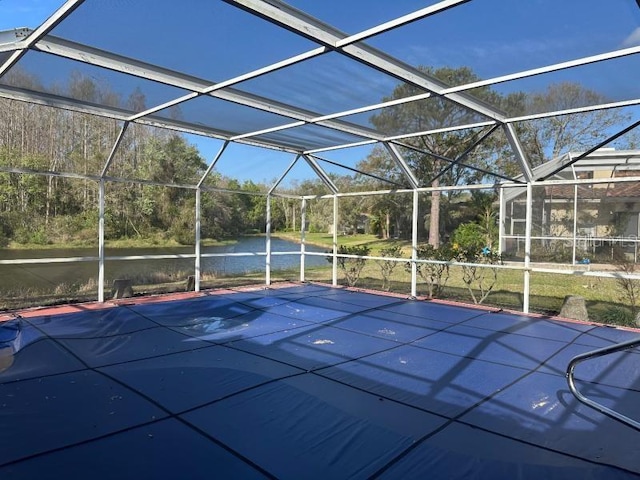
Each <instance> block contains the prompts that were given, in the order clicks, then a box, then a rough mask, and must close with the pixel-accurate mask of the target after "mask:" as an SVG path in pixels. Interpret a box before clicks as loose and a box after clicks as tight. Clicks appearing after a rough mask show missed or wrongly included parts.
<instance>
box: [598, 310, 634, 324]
mask: <svg viewBox="0 0 640 480" xmlns="http://www.w3.org/2000/svg"><path fill="white" fill-rule="evenodd" d="M600 320H601V321H602V322H603V323H607V324H610V325H621V326H623V327H637V325H636V319H635V315H634V313H633V312H632V311H631V310H630V309H628V308H626V307H611V308H608V309H607V310H605V311H604V312H603V313H602V314H601V315H600Z"/></svg>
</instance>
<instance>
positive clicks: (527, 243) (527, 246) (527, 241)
mask: <svg viewBox="0 0 640 480" xmlns="http://www.w3.org/2000/svg"><path fill="white" fill-rule="evenodd" d="M532 204H533V187H532V185H531V182H527V205H526V207H525V211H526V214H525V215H526V216H525V237H524V268H525V270H524V285H523V294H522V297H523V298H522V311H523V312H524V313H529V290H530V280H531V278H530V277H531V272H530V271H529V268H530V265H531V224H532V221H531V220H532V215H533V206H532Z"/></svg>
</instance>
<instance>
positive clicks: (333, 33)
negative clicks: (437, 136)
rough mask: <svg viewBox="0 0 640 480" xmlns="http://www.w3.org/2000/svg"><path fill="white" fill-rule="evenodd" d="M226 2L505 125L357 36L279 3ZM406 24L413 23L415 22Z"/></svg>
mask: <svg viewBox="0 0 640 480" xmlns="http://www.w3.org/2000/svg"><path fill="white" fill-rule="evenodd" d="M225 1H226V2H227V3H230V4H232V5H236V6H238V7H240V8H243V9H245V10H247V11H249V12H252V13H254V14H255V15H258V16H260V17H262V18H264V19H266V20H268V21H270V22H273V23H276V24H278V25H280V26H282V27H284V28H287V29H289V30H291V31H294V32H296V33H298V34H300V35H302V36H304V37H306V38H309V39H310V40H313V41H315V42H318V43H320V44H322V45H325V46H327V47H329V48H332V49H335V50H336V51H338V52H339V53H342V54H344V55H347V56H349V57H350V58H353V59H354V60H356V61H358V62H360V63H363V64H365V65H368V66H370V67H372V68H375V69H376V70H379V71H381V72H384V73H387V74H389V75H392V76H394V77H395V78H398V79H400V80H402V81H404V82H407V83H409V84H411V85H415V86H417V87H419V88H423V89H425V90H427V91H429V92H433V93H435V94H436V95H441V96H443V97H446V98H447V99H449V100H451V101H453V102H455V103H457V104H458V105H462V106H463V107H466V108H468V109H470V110H472V111H475V112H477V113H480V114H481V115H484V116H486V117H489V118H492V119H494V120H496V121H498V122H504V119H505V115H504V113H503V112H500V111H499V110H498V109H496V108H495V107H493V106H490V105H487V104H485V103H484V102H481V101H480V100H478V99H476V98H474V97H471V96H469V95H467V94H464V93H456V92H454V93H450V94H446V95H444V94H443V92H444V91H445V90H446V89H447V88H448V86H447V85H445V84H444V83H442V82H441V81H440V80H438V79H437V78H435V77H432V76H430V75H427V74H425V73H424V72H422V71H420V70H418V69H416V68H413V67H411V66H410V65H408V64H405V63H403V62H400V61H399V60H397V59H395V58H392V57H390V56H388V55H386V54H384V53H383V52H381V51H378V50H376V49H374V48H371V47H369V46H367V45H365V44H362V43H358V44H357V45H356V44H355V42H357V41H359V38H360V36H359V35H354V36H353V37H352V38H351V39H350V38H349V37H348V36H347V35H345V34H344V33H342V32H340V31H338V30H336V29H334V28H332V27H330V26H328V25H326V24H324V23H322V22H320V21H318V20H317V19H315V18H313V17H311V16H309V15H307V14H305V13H303V12H301V11H299V10H296V9H294V8H292V7H290V6H289V5H287V4H285V3H282V2H280V1H278V0H271V1H269V2H262V1H257V0H225ZM441 5H442V6H443V7H446V8H451V6H452V5H447V4H446V2H441ZM430 14H432V13H430ZM408 20H410V21H414V20H415V18H411V19H408ZM396 26H397V25H394V26H391V25H390V28H395V27H396Z"/></svg>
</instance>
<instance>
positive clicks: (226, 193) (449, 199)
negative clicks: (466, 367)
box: [0, 68, 635, 247]
mask: <svg viewBox="0 0 640 480" xmlns="http://www.w3.org/2000/svg"><path fill="white" fill-rule="evenodd" d="M424 71H425V72H426V73H428V74H430V75H433V76H435V77H438V78H439V79H441V80H443V81H445V82H447V83H449V84H452V85H460V84H465V83H470V82H474V81H476V80H478V77H477V76H476V75H475V74H474V73H473V72H472V71H471V70H470V69H468V68H458V69H451V68H440V69H433V68H424ZM3 81H4V82H5V83H9V84H13V85H16V86H21V87H27V88H29V89H32V90H37V91H43V92H48V93H53V94H64V95H66V96H71V97H73V98H76V99H79V100H84V101H86V102H90V103H96V104H104V105H109V106H113V107H119V108H127V109H130V110H133V111H142V110H144V109H145V108H146V107H147V105H146V98H145V96H144V94H143V92H141V91H140V90H138V89H136V90H134V91H133V92H132V93H131V94H130V95H129V96H128V97H126V98H123V97H122V96H121V95H120V94H118V93H116V92H115V91H114V90H113V89H112V88H111V87H110V86H109V85H107V84H105V83H104V82H100V81H98V80H95V79H94V78H91V77H88V76H85V75H82V74H79V73H74V74H72V75H71V76H70V78H69V79H68V81H67V82H66V83H65V84H64V85H54V86H48V87H45V86H44V85H42V84H41V82H40V81H39V80H38V78H36V77H34V76H33V75H30V74H28V73H27V72H24V71H22V70H17V69H15V68H14V69H12V70H11V71H10V72H9V73H8V74H7V75H6V76H5V77H3ZM417 93H421V92H419V91H418V90H417V89H415V91H414V89H413V87H410V86H408V85H399V86H398V87H397V88H396V89H395V90H394V91H393V93H392V94H391V96H390V97H389V98H385V99H382V100H391V99H397V98H404V97H407V96H409V95H413V94H417ZM473 93H474V95H475V96H476V97H477V98H479V99H480V100H482V101H487V102H490V103H491V104H493V105H497V106H498V107H500V108H502V109H503V110H505V111H509V112H510V113H511V112H521V113H531V112H535V111H544V110H554V109H555V110H558V109H564V108H571V107H572V106H581V105H583V104H584V103H585V101H588V102H591V103H594V102H602V103H605V101H606V100H607V99H606V97H604V96H602V95H599V94H597V93H595V92H591V91H589V90H587V89H585V88H583V87H582V86H580V85H576V84H558V85H553V86H550V87H549V88H548V89H547V90H545V91H544V92H541V93H538V94H535V95H525V94H524V93H512V94H509V95H500V94H499V93H497V92H496V91H494V90H492V89H491V88H490V87H482V88H480V89H477V90H476V91H474V92H473ZM0 109H1V110H2V112H3V115H1V116H0V167H1V168H2V171H1V172H0V245H6V244H8V243H9V242H16V243H19V244H26V243H35V244H44V243H69V242H85V243H88V244H91V243H94V242H95V241H96V239H97V225H98V195H99V182H98V181H97V180H96V178H97V176H98V175H99V174H100V173H101V172H102V170H103V169H104V167H105V164H106V160H107V158H108V156H109V154H110V151H111V149H112V147H113V145H114V143H115V141H116V138H117V137H118V134H119V132H120V131H121V128H122V123H121V122H119V121H117V120H112V119H107V118H102V117H97V116H91V115H87V114H82V113H78V112H72V111H66V110H61V109H54V108H49V107H45V106H41V105H36V104H29V103H25V102H19V101H14V100H9V99H0ZM174 114H175V115H177V116H179V115H180V112H179V111H176V112H174ZM477 120H478V116H477V114H475V113H474V112H471V111H469V110H466V109H464V108H463V107H460V106H458V105H456V104H453V103H451V102H448V101H447V100H445V99H442V98H429V99H426V100H424V101H420V102H413V103H408V104H401V105H397V106H395V107H390V108H387V109H384V110H383V111H382V112H381V113H378V114H376V115H374V116H373V117H372V118H371V123H372V126H373V127H374V128H376V129H377V130H378V131H380V132H383V133H385V134H389V135H393V134H398V133H400V132H407V131H427V130H434V129H438V128H441V127H444V126H450V125H464V124H467V123H472V122H474V121H477ZM626 120H627V118H626V117H625V116H624V115H623V114H622V113H618V112H616V111H605V112H595V113H588V114H581V115H571V116H563V117H558V118H554V119H550V120H532V121H529V122H521V123H519V124H517V125H516V126H515V127H516V131H517V133H518V135H519V137H520V139H521V141H522V143H523V146H524V148H525V150H526V151H527V154H528V157H529V159H530V160H531V161H532V163H533V164H534V166H535V165H537V164H540V163H542V162H544V161H545V160H547V159H550V158H553V157H554V156H556V155H558V154H560V153H563V152H566V151H569V150H574V151H575V150H580V149H584V148H588V147H591V146H593V145H594V144H596V143H597V142H598V141H599V140H600V139H603V138H604V137H605V136H606V135H607V133H608V132H609V131H610V130H611V129H612V128H614V127H616V126H618V125H620V126H624V123H625V121H626ZM483 135H488V136H487V137H486V138H485V139H484V140H483V141H482V142H479V139H480V137H481V136H483ZM623 141H625V142H626V144H625V146H629V145H631V146H633V145H635V142H634V141H633V139H631V138H630V137H626V138H625V139H623ZM400 148H401V150H402V154H403V157H404V158H405V159H406V161H407V163H408V165H409V167H410V168H411V169H412V170H413V172H414V173H415V175H416V177H417V179H418V180H419V182H420V183H421V186H433V187H437V186H439V185H460V184H474V183H480V182H483V181H486V180H487V179H488V178H489V179H491V175H492V174H491V172H499V173H500V174H501V175H509V176H512V175H516V174H517V173H518V168H519V167H518V162H517V161H516V159H515V158H514V157H513V155H512V154H510V150H509V145H508V142H507V141H506V139H505V138H504V135H501V133H500V131H499V130H497V131H495V132H487V131H486V130H484V131H483V130H479V129H474V130H460V131H454V132H446V133H438V134H432V135H428V136H420V137H415V138H410V139H407V140H404V141H403V142H402V145H401V147H400ZM206 169H207V164H206V162H205V160H204V159H203V158H202V156H201V155H200V153H199V151H198V150H197V148H196V147H195V146H194V145H191V144H189V143H188V142H187V141H186V139H185V138H184V137H183V136H182V135H180V134H178V133H176V132H171V131H166V130H162V129H156V128H153V127H147V126H143V125H137V124H131V125H130V126H129V127H128V129H127V132H126V134H125V135H124V137H123V139H122V141H121V143H120V145H119V148H118V150H117V152H116V155H115V156H114V158H113V161H112V162H111V164H110V165H109V168H108V171H107V175H108V177H109V178H110V181H109V182H107V184H106V196H105V207H106V213H105V235H106V238H107V239H108V240H109V239H122V238H141V239H150V240H153V239H160V238H161V239H163V240H169V239H171V240H176V241H178V242H180V243H184V244H191V243H193V241H194V229H195V218H194V209H195V202H196V194H195V190H194V189H188V188H178V187H177V186H180V185H194V184H197V183H198V181H199V179H200V178H201V177H202V175H203V174H204V172H205V171H206ZM357 169H358V170H360V171H361V172H362V173H357V174H347V175H342V176H340V175H333V180H334V182H335V183H336V184H337V185H338V187H339V188H341V187H344V189H345V190H353V189H359V190H375V189H380V188H398V186H403V185H406V179H405V178H404V177H403V174H402V173H401V171H400V170H398V169H397V167H396V166H395V164H394V161H393V159H392V158H391V156H390V155H389V153H388V152H386V150H384V149H383V148H382V147H377V148H375V149H374V150H373V151H372V152H371V153H370V154H369V155H368V156H367V157H366V158H364V159H362V160H361V161H360V162H359V164H358V165H357ZM31 172H33V173H31ZM35 172H48V174H47V175H39V174H36V173H35ZM61 172H67V173H69V172H73V173H75V174H78V175H76V176H75V177H74V176H73V175H71V176H68V175H60V173H61ZM496 178H497V177H496ZM133 179H136V180H143V181H146V182H147V183H144V182H133V181H131V180H133ZM127 180H129V181H127ZM157 183H163V184H164V183H166V184H173V185H176V187H164V186H157V185H155V184H157ZM205 186H206V187H214V188H216V189H218V190H216V191H208V190H205V191H203V193H202V197H201V212H202V213H201V218H202V231H201V232H202V237H203V238H215V239H220V238H225V237H233V236H237V235H240V234H244V233H257V232H263V231H264V229H265V218H264V215H265V211H266V198H265V196H264V195H263V194H259V193H261V192H266V191H267V190H268V189H269V188H270V185H266V184H264V183H254V182H251V181H245V182H242V183H240V182H239V181H238V180H236V179H233V178H228V177H225V176H223V175H221V174H220V173H217V172H216V171H215V170H214V171H213V172H211V174H210V175H209V176H208V177H207V179H206V182H205ZM237 190H242V191H244V192H248V193H249V194H245V193H234V191H237ZM280 191H283V190H282V189H281V190H280ZM285 191H286V193H289V194H294V195H295V194H307V195H308V194H318V195H321V194H325V193H327V191H326V189H325V188H324V186H323V184H322V183H321V182H320V180H305V181H301V182H297V183H295V182H294V183H293V184H292V185H291V186H290V187H289V188H287V189H286V190H285ZM493 201H494V195H493V194H492V192H485V193H476V194H473V195H470V194H469V193H466V194H464V193H460V192H449V193H445V194H438V193H436V194H433V195H422V196H421V197H420V211H421V222H420V229H421V235H422V236H423V237H424V238H425V239H427V238H428V241H429V243H431V244H432V245H433V246H435V247H437V246H438V245H439V243H440V241H442V240H446V238H447V236H448V235H450V234H451V232H453V231H454V230H455V228H457V226H459V225H460V224H461V223H465V222H474V223H477V224H478V225H481V226H483V227H484V228H485V229H486V231H487V232H489V230H491V228H495V218H493V215H494V213H493V212H492V208H493V207H492V204H493ZM411 212H412V198H411V195H408V194H395V195H391V194H390V195H375V196H371V197H348V198H342V199H341V200H340V219H341V221H340V227H339V228H340V229H341V230H342V231H345V232H356V231H360V230H362V229H365V230H367V231H369V232H371V233H376V234H378V235H380V236H381V237H390V236H399V237H402V236H405V237H406V236H408V235H410V230H411V215H412V213H411ZM271 214H272V219H271V221H272V229H273V230H275V231H277V230H299V229H300V227H301V225H300V202H299V201H298V200H294V199H290V198H284V197H274V198H272V204H271ZM332 216H333V203H332V201H331V200H314V201H311V202H309V204H308V207H307V215H306V217H307V220H308V223H309V225H308V227H309V228H310V229H311V230H316V231H328V230H329V228H330V225H331V224H332Z"/></svg>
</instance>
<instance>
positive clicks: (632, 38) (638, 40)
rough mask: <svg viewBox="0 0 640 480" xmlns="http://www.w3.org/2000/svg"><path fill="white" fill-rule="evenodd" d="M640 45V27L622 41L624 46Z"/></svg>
mask: <svg viewBox="0 0 640 480" xmlns="http://www.w3.org/2000/svg"><path fill="white" fill-rule="evenodd" d="M637 45H640V27H638V28H636V29H635V30H634V31H633V32H631V33H630V34H629V35H628V36H627V38H625V39H624V41H623V42H622V46H623V47H635V46H637Z"/></svg>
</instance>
